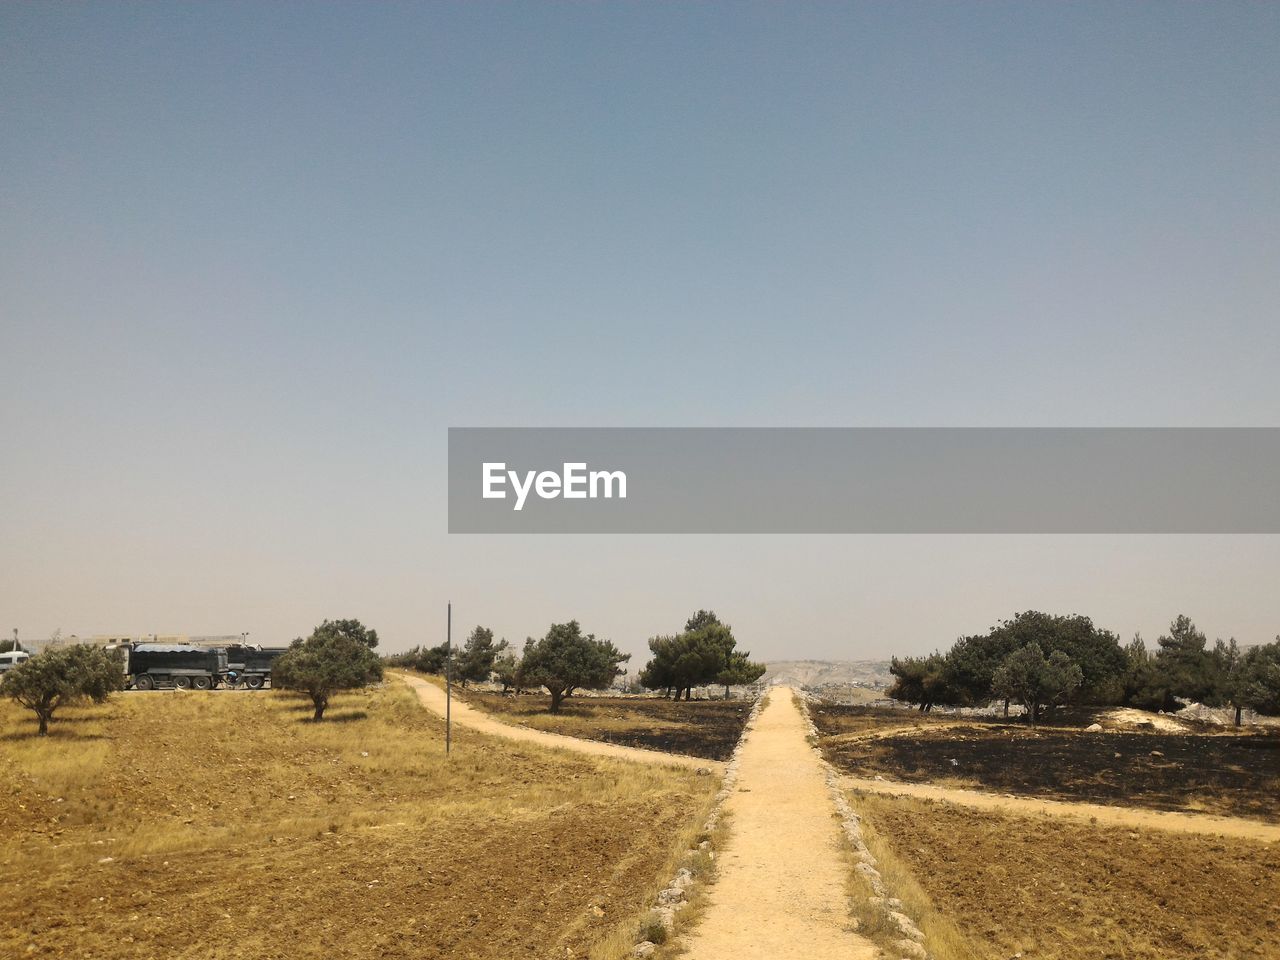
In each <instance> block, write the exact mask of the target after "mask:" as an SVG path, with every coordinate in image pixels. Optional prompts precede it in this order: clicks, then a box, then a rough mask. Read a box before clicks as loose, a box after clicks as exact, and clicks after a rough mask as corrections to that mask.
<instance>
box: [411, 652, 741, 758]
mask: <svg viewBox="0 0 1280 960" xmlns="http://www.w3.org/2000/svg"><path fill="white" fill-rule="evenodd" d="M389 676H393V677H395V678H396V679H398V680H402V681H404V682H405V683H406V684H408V685H409V686H410V687H412V688H413V690H414V691H415V692H416V693H417V694H418V699H419V700H420V701H422V705H423V706H425V707H426V708H427V709H428V710H430V711H431V712H432V713H436V714H439V715H440V716H442V717H443V716H444V708H445V694H444V691H443V690H441V689H440V688H439V687H437V686H436V685H435V684H434V683H428V682H427V681H426V680H423V679H421V678H420V677H415V676H412V675H410V674H405V673H391V674H389ZM450 714H451V716H452V718H453V722H454V723H456V724H458V726H460V727H467V728H468V729H471V730H476V731H479V732H480V733H487V734H490V735H491V736H495V737H505V738H506V739H508V740H519V741H521V742H524V743H537V744H540V745H541V746H544V747H555V748H556V749H559V750H572V751H574V752H575V753H585V754H589V755H591V756H593V757H613V758H614V759H616V760H630V761H632V762H636V763H655V764H662V765H665V766H674V767H705V768H706V769H708V770H714V771H717V772H718V771H720V770H723V769H724V764H723V763H721V762H720V761H718V760H704V759H702V758H701V757H689V756H685V755H683V754H679V753H663V752H662V751H661V750H645V749H643V748H642V747H624V746H621V745H619V744H616V743H602V742H600V741H599V740H586V739H583V738H582V737H566V736H564V735H562V734H559V733H548V732H547V731H545V730H534V729H532V728H530V727H516V726H512V725H511V724H509V723H503V722H502V721H501V720H498V719H495V718H494V717H492V716H490V715H489V714H487V713H485V712H484V711H482V710H477V709H476V708H475V707H472V706H469V705H468V704H465V703H463V702H462V701H461V700H459V699H458V698H457V697H454V698H453V706H452V708H451V710H450Z"/></svg>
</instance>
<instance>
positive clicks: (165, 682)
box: [108, 643, 227, 690]
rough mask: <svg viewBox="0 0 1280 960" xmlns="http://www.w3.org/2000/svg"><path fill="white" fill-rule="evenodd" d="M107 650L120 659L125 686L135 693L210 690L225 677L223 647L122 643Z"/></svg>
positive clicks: (225, 653) (225, 665) (225, 666)
mask: <svg viewBox="0 0 1280 960" xmlns="http://www.w3.org/2000/svg"><path fill="white" fill-rule="evenodd" d="M108 649H114V650H115V651H116V652H117V654H118V655H119V656H120V658H121V665H122V667H123V669H124V674H125V680H126V684H127V685H128V686H132V687H133V688H134V689H137V690H155V689H157V688H159V687H176V688H177V689H179V690H212V689H213V688H214V687H216V686H217V685H218V684H219V683H221V682H222V680H223V678H224V677H225V676H226V674H227V651H226V649H225V648H222V647H197V646H191V645H188V644H170V643H121V644H112V645H110V646H109V647H108Z"/></svg>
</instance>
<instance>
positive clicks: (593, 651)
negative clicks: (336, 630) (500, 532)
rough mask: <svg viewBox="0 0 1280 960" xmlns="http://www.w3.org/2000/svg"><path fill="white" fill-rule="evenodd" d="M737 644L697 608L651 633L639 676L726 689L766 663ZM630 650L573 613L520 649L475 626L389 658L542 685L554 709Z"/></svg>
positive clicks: (617, 667) (656, 684) (509, 683)
mask: <svg viewBox="0 0 1280 960" xmlns="http://www.w3.org/2000/svg"><path fill="white" fill-rule="evenodd" d="M736 646H737V644H736V641H735V640H734V638H733V630H732V629H731V628H730V627H729V625H728V624H726V623H722V622H721V621H720V619H719V618H718V617H717V616H716V615H715V613H713V612H712V611H709V610H699V611H698V612H697V613H695V614H694V615H693V616H692V617H690V618H689V619H688V621H687V622H686V623H685V628H684V631H683V632H681V633H679V634H676V635H674V636H662V637H654V638H652V639H651V640H650V641H649V649H650V650H651V651H652V652H653V658H652V659H651V660H650V661H649V663H648V664H647V665H646V666H645V668H644V669H643V670H642V671H641V672H640V683H641V685H642V686H644V687H645V688H647V689H649V690H662V691H663V695H664V696H666V697H671V696H672V695H674V696H675V697H676V698H677V699H679V697H680V695H681V694H683V695H684V698H685V699H686V700H687V699H689V698H690V697H691V696H692V694H693V688H694V687H699V686H706V685H709V684H713V683H714V684H722V685H724V687H725V695H726V696H728V693H729V690H728V688H729V687H730V686H733V685H736V684H747V683H754V682H755V681H756V680H758V679H759V678H760V677H761V676H762V675H763V674H764V670H765V668H764V665H763V664H759V663H753V662H752V661H751V655H750V654H749V653H746V652H744V651H740V650H737V649H736ZM630 658H631V655H630V654H624V653H621V652H620V651H619V650H618V649H617V648H616V647H615V646H614V645H613V644H612V643H611V642H610V641H608V640H599V639H597V638H596V637H595V635H594V634H584V633H583V632H582V627H581V626H580V625H579V623H578V621H576V620H570V621H569V622H568V623H553V624H552V625H551V628H550V629H549V630H548V631H547V632H546V634H545V635H544V636H542V637H541V638H539V639H534V638H533V637H529V638H528V639H527V640H526V641H525V645H524V649H523V650H522V651H521V652H520V653H519V654H517V653H516V652H515V651H514V650H513V649H511V647H510V646H509V645H508V644H507V641H506V640H500V641H498V642H497V643H495V642H494V638H493V631H492V630H490V629H488V628H487V627H480V626H478V627H476V628H475V629H474V630H472V631H471V634H470V636H468V637H467V639H466V641H465V642H464V643H463V644H462V646H460V647H456V648H453V649H452V651H451V650H450V648H449V646H448V645H447V644H441V645H439V646H435V647H421V646H418V647H414V648H413V649H411V650H409V651H408V652H406V653H402V654H398V655H395V656H392V657H388V658H387V661H388V663H390V664H391V665H393V666H398V667H408V668H410V669H414V670H422V671H424V672H426V673H433V674H444V673H446V672H449V673H451V675H452V677H453V678H454V679H455V680H457V681H458V682H459V683H461V684H462V685H463V686H466V685H467V684H468V683H479V682H482V681H485V680H489V679H494V680H497V681H498V682H499V683H501V684H502V688H503V691H504V692H505V691H507V690H511V689H514V690H516V691H517V692H521V691H524V690H528V689H535V688H537V687H543V688H545V689H546V690H547V692H548V693H549V694H550V696H551V710H552V712H553V713H554V712H559V710H560V706H561V704H562V703H563V701H564V700H565V698H566V697H570V696H572V695H573V693H574V691H576V690H580V689H581V690H603V689H605V688H607V687H608V686H610V685H611V684H612V683H613V682H614V681H615V680H616V679H617V678H618V677H619V676H621V675H622V674H623V668H622V664H624V663H626V662H627V661H628V660H629V659H630Z"/></svg>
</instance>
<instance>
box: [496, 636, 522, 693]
mask: <svg viewBox="0 0 1280 960" xmlns="http://www.w3.org/2000/svg"><path fill="white" fill-rule="evenodd" d="M504 643H505V641H504ZM493 675H494V676H495V677H496V678H497V680H498V682H499V683H500V684H502V692H503V693H506V692H507V691H508V690H510V689H511V688H512V687H514V686H516V680H518V679H519V677H520V658H519V657H517V656H516V653H515V651H514V650H509V649H508V650H503V651H502V653H500V654H499V655H498V656H497V657H495V658H494V661H493Z"/></svg>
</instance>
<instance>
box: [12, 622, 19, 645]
mask: <svg viewBox="0 0 1280 960" xmlns="http://www.w3.org/2000/svg"><path fill="white" fill-rule="evenodd" d="M13 649H14V650H15V651H16V650H18V649H19V647H18V628H17V627H14V628H13Z"/></svg>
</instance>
